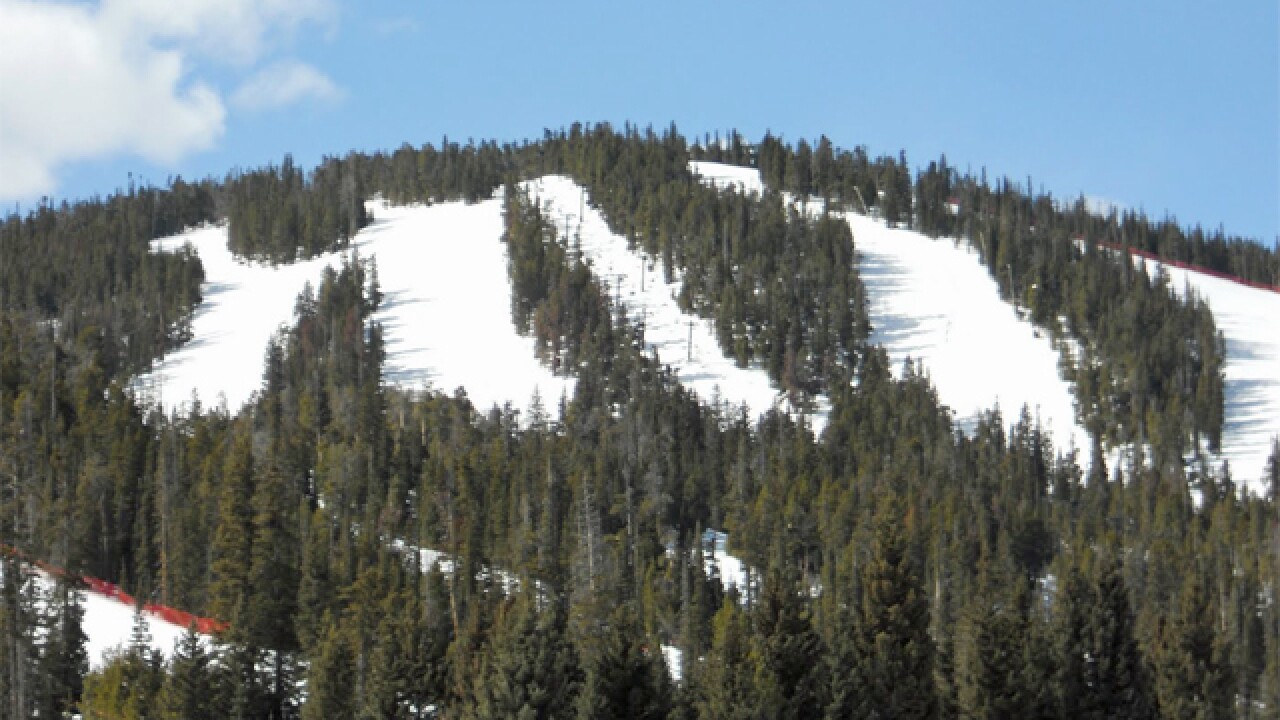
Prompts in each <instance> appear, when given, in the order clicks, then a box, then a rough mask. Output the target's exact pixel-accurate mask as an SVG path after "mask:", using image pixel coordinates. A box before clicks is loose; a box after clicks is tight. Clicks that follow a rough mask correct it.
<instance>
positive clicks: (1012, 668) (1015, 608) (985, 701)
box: [956, 572, 1053, 720]
mask: <svg viewBox="0 0 1280 720" xmlns="http://www.w3.org/2000/svg"><path fill="white" fill-rule="evenodd" d="M979 584H980V587H979V590H978V591H977V592H976V593H975V595H974V597H973V598H972V599H971V600H970V601H969V602H968V603H967V604H966V606H965V609H964V611H963V612H962V614H961V619H960V627H959V628H957V631H956V632H957V636H958V637H957V639H956V644H957V650H956V655H957V659H956V685H957V700H958V714H959V716H960V717H961V718H974V719H975V720H976V719H979V718H981V719H990V720H995V719H997V718H1000V719H1006V718H1007V719H1009V720H1013V719H1014V718H1050V717H1053V706H1052V702H1051V698H1050V697H1048V695H1047V691H1046V678H1045V677H1044V673H1046V672H1047V670H1048V668H1047V664H1048V663H1047V662H1046V660H1047V658H1044V657H1041V653H1040V652H1039V650H1038V648H1039V647H1040V646H1041V638H1040V637H1039V633H1037V631H1036V619H1035V617H1034V616H1033V613H1032V609H1031V603H1032V598H1031V593H1030V588H1029V587H1028V583H1027V581H1026V579H1025V578H1020V577H1017V576H1015V575H1013V574H1010V573H998V572H997V573H990V574H988V573H986V572H984V573H982V574H981V576H980V579H979Z"/></svg>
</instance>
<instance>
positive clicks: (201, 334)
mask: <svg viewBox="0 0 1280 720" xmlns="http://www.w3.org/2000/svg"><path fill="white" fill-rule="evenodd" d="M370 209H371V210H372V212H373V215H374V218H375V219H374V222H373V223H372V224H370V225H369V226H368V227H366V228H364V229H363V230H361V231H360V233H358V234H357V235H356V237H355V239H354V241H353V245H354V247H355V248H356V249H357V251H358V252H359V254H360V256H361V257H362V258H366V259H368V258H373V259H374V260H376V262H377V267H378V278H379V282H380V285H381V288H382V293H383V295H384V300H383V305H382V309H381V310H380V311H379V313H378V315H377V316H376V317H377V320H378V321H380V322H381V323H382V325H383V328H384V332H385V338H386V350H387V365H386V380H387V381H388V382H391V383H394V384H397V385H400V386H404V387H421V386H422V385H423V384H424V383H427V382H429V383H430V384H431V385H432V386H434V387H435V388H437V389H440V390H444V391H446V392H450V391H452V390H453V389H454V388H455V387H457V386H462V387H464V388H465V389H466V392H467V395H468V396H469V397H470V398H471V401H472V402H473V403H474V404H475V406H476V407H477V408H478V409H479V410H481V411H483V410H487V409H488V408H489V407H490V406H492V405H493V404H495V403H496V404H498V405H502V404H503V403H506V402H508V401H510V402H511V403H512V404H513V405H514V406H516V407H524V406H525V405H526V404H527V403H528V401H529V400H530V398H531V397H532V395H533V393H534V391H535V390H536V391H537V392H538V393H539V394H540V395H541V398H542V401H543V403H544V404H545V405H546V407H547V408H549V409H551V410H554V409H555V407H556V401H557V400H558V399H559V398H560V396H561V394H562V393H570V394H571V393H572V388H573V380H572V379H568V378H562V377H556V376H554V375H552V374H551V372H550V371H549V370H547V369H546V368H544V367H543V366H542V365H541V364H539V362H538V361H537V359H536V358H535V357H534V352H533V341H532V340H531V339H529V338H524V337H521V336H520V335H518V334H517V333H516V332H515V328H514V326H513V325H512V322H511V289H510V282H509V281H508V279H507V266H506V248H505V246H504V245H503V244H502V242H501V236H502V228H503V224H502V202H501V200H500V199H493V200H488V201H485V202H482V203H477V204H474V205H466V204H463V203H460V202H459V203H443V204H439V205H433V206H430V207H425V206H412V207H391V206H388V205H386V204H385V203H381V202H371V203H370ZM226 241H227V230H226V227H225V226H223V227H207V228H202V229H198V230H193V231H190V232H187V233H184V234H182V235H177V236H174V237H170V238H164V239H162V240H158V241H156V248H157V249H158V250H164V249H171V248H176V247H180V246H181V245H182V244H183V243H184V242H190V243H191V244H192V245H193V246H194V247H195V249H196V252H197V253H198V254H199V255H200V259H201V261H202V262H203V263H204V268H205V277H206V279H205V283H204V285H203V286H202V288H201V290H202V293H203V296H204V300H203V302H201V304H200V306H199V307H198V308H197V309H196V313H195V318H194V321H193V323H192V331H193V335H194V339H193V340H192V341H191V342H189V343H187V344H186V345H185V346H183V347H181V348H179V349H178V350H177V351H175V352H172V353H170V354H169V355H168V356H167V357H165V358H164V359H163V360H162V361H161V362H160V363H158V364H157V366H156V368H155V369H154V370H153V371H152V372H150V373H148V374H146V375H144V376H142V377H140V378H139V379H138V382H137V383H136V387H137V388H138V390H139V392H140V393H143V394H146V395H148V396H149V397H153V398H155V399H157V400H160V401H161V403H162V404H163V406H164V407H165V409H166V410H171V409H173V408H175V407H178V406H180V405H183V404H185V403H187V402H188V401H189V400H190V399H191V395H192V393H193V392H196V393H198V394H199V397H200V400H201V402H202V403H205V404H211V403H215V402H217V399H218V397H219V396H225V398H226V401H227V406H228V408H229V409H231V410H232V411H235V410H237V409H239V408H240V407H241V406H242V405H243V404H244V403H245V402H247V401H248V399H249V397H250V395H251V394H252V393H253V391H255V390H257V389H258V388H259V387H260V385H261V378H262V361H263V356H264V353H265V351H266V346H267V342H268V340H269V339H270V337H271V335H272V333H274V332H275V331H276V329H277V328H279V327H280V326H282V325H285V326H287V325H289V324H290V323H291V322H292V318H293V308H294V303H295V301H296V299H297V296H298V293H299V292H301V291H302V289H303V286H304V284H305V283H307V282H310V283H311V284H312V285H313V286H318V285H319V282H320V277H321V273H322V271H323V269H324V267H325V266H328V265H336V264H338V263H339V262H341V258H340V256H339V255H338V254H337V253H331V254H328V255H325V256H321V257H317V258H314V259H311V260H307V261H304V262H299V263H294V264H291V265H283V266H279V267H274V268H273V267H269V266H264V265H256V264H251V263H245V262H243V261H240V260H238V259H236V258H235V257H234V256H233V255H232V254H231V253H230V252H229V251H228V250H227V242H226Z"/></svg>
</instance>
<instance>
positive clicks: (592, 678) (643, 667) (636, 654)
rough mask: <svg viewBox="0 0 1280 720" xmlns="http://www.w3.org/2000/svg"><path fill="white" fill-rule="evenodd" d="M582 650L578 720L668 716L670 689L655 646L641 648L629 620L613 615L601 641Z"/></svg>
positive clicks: (624, 613)
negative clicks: (584, 661) (581, 682)
mask: <svg viewBox="0 0 1280 720" xmlns="http://www.w3.org/2000/svg"><path fill="white" fill-rule="evenodd" d="M589 645H590V647H589V648H584V654H586V656H587V660H586V663H585V664H586V674H585V679H584V682H583V685H582V692H581V694H580V695H579V696H578V717H579V718H580V719H581V720H659V719H660V718H666V717H667V716H668V714H669V713H670V711H671V695H672V688H671V683H670V681H669V680H668V675H667V668H666V664H665V663H664V662H663V661H662V659H661V653H660V652H659V650H658V648H657V647H656V646H655V647H653V648H652V649H650V648H649V647H648V646H646V645H645V644H644V643H643V642H642V638H641V636H640V629H639V626H638V624H637V623H636V621H635V618H634V617H633V614H632V613H631V611H630V610H629V609H627V608H626V607H625V606H623V607H621V608H619V609H618V610H617V611H616V612H614V614H613V616H612V618H611V619H610V621H609V624H608V627H607V628H606V629H605V630H604V632H603V635H602V636H601V637H598V638H591V639H590V640H589Z"/></svg>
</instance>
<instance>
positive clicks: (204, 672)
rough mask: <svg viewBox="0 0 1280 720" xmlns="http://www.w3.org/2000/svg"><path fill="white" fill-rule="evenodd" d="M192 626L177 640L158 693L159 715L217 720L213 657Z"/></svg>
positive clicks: (170, 718) (180, 719) (178, 719)
mask: <svg viewBox="0 0 1280 720" xmlns="http://www.w3.org/2000/svg"><path fill="white" fill-rule="evenodd" d="M204 643H205V641H204V639H203V638H201V637H200V635H199V634H198V633H196V629H195V625H194V624H193V625H192V626H191V627H189V628H187V632H186V633H184V634H183V636H182V637H181V638H180V639H179V640H178V643H177V646H176V647H174V649H173V660H172V661H171V664H170V666H169V674H168V676H167V677H166V679H165V684H164V688H163V689H162V690H161V692H160V701H159V705H160V712H161V717H163V718H165V720H216V719H217V718H218V717H220V705H219V703H218V700H219V698H218V697H217V695H216V683H215V677H214V669H213V666H212V662H211V661H212V658H211V657H210V655H209V652H208V650H206V649H205V645H204Z"/></svg>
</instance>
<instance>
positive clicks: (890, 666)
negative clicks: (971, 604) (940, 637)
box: [827, 496, 938, 720]
mask: <svg viewBox="0 0 1280 720" xmlns="http://www.w3.org/2000/svg"><path fill="white" fill-rule="evenodd" d="M905 518H906V513H905V512H904V511H903V509H902V502H901V501H900V500H898V499H897V498H896V497H894V496H885V498H883V499H882V500H881V502H880V504H879V506H878V508H877V511H876V518H875V524H876V533H875V537H874V539H873V540H872V543H871V553H870V557H869V558H868V559H867V562H866V564H865V565H863V567H862V572H861V577H860V590H861V592H860V593H859V596H858V603H857V607H856V609H855V611H854V612H853V613H852V617H851V618H850V617H849V615H848V614H846V615H845V617H844V621H843V622H842V623H841V624H840V625H839V626H838V627H837V630H836V633H837V635H836V640H835V653H834V660H835V664H834V667H833V668H832V670H831V678H832V688H831V704H830V705H829V706H828V708H827V717H828V718H831V720H843V719H844V718H874V717H893V718H904V719H908V718H926V719H932V718H936V717H937V716H938V697H937V690H936V688H935V687H934V684H933V652H934V650H933V640H932V639H931V638H930V637H929V601H928V598H927V597H926V596H925V593H924V589H923V588H922V587H921V584H920V580H919V576H918V575H917V574H916V570H915V567H914V563H913V561H912V558H911V555H910V552H909V550H908V547H907V538H906V532H905V531H904V529H903V522H904V520H905Z"/></svg>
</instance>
